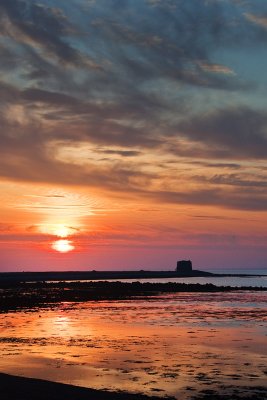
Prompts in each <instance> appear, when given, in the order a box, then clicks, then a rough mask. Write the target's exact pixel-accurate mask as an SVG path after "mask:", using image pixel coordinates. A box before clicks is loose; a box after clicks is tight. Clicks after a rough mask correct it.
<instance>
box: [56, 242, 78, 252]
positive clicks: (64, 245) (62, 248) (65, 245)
mask: <svg viewBox="0 0 267 400" xmlns="http://www.w3.org/2000/svg"><path fill="white" fill-rule="evenodd" d="M52 248H53V249H54V250H56V251H59V252H60V253H68V252H69V251H72V250H74V249H75V247H74V246H73V245H72V242H71V241H70V240H56V241H55V242H53V244H52Z"/></svg>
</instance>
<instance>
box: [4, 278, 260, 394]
mask: <svg viewBox="0 0 267 400" xmlns="http://www.w3.org/2000/svg"><path fill="white" fill-rule="evenodd" d="M221 272H222V273H227V272H226V270H224V271H221ZM251 272H252V271H248V270H246V271H245V272H244V271H243V272H242V273H246V274H249V273H251ZM258 272H260V271H257V273H258ZM229 273H230V271H229ZM235 273H236V274H238V273H241V271H240V270H239V272H237V271H236V270H235ZM253 274H256V270H254V271H253ZM261 274H262V275H261ZM139 281H140V280H139ZM141 281H145V280H141ZM149 281H153V282H155V281H156V282H157V281H160V282H164V281H176V282H185V283H200V284H206V283H213V284H215V285H218V286H233V287H240V286H255V287H259V286H261V287H264V288H265V287H266V290H263V291H256V290H255V291H254V290H249V291H246V290H233V291H231V292H216V293H204V292H203V293H165V294H161V295H158V296H155V295H154V296H151V297H148V298H146V299H144V298H140V299H138V298H135V299H132V300H129V299H127V300H126V299H125V300H112V301H107V300H102V301H87V302H79V303H77V302H75V303H74V302H73V303H72V302H62V303H60V304H58V305H57V306H56V307H51V308H47V307H46V308H38V309H36V308H34V309H31V308H28V309H17V310H16V311H15V312H14V311H9V312H2V313H1V314H0V372H5V373H10V374H14V375H20V376H26V377H32V378H41V379H47V380H52V381H56V382H63V383H70V384H73V385H77V386H84V387H92V388H96V389H107V390H113V391H120V390H123V391H127V392H132V393H145V394H148V395H158V396H162V397H164V396H166V395H171V396H174V397H175V398H177V399H179V400H191V399H192V398H195V399H198V398H201V397H204V398H205V399H206V398H209V397H207V396H213V398H216V396H217V395H218V394H220V395H221V396H224V398H236V399H238V398H239V397H238V396H240V398H246V396H254V398H257V399H260V400H261V399H262V400H263V399H266V398H267V385H266V377H267V277H266V276H263V272H260V274H259V276H254V277H222V278H216V277H214V278H172V279H167V280H165V279H158V280H156V279H151V280H149ZM205 396H206V397H205ZM251 398H252V397H251Z"/></svg>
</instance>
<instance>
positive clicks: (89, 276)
mask: <svg viewBox="0 0 267 400" xmlns="http://www.w3.org/2000/svg"><path fill="white" fill-rule="evenodd" d="M257 276H267V275H262V274H260V275H259V274H229V273H227V274H217V273H212V272H207V271H200V270H193V271H192V273H191V274H181V273H178V272H177V271H149V270H148V271H146V270H139V271H95V270H93V271H46V272H1V273H0V282H1V283H4V282H7V283H12V282H14V283H15V282H46V281H47V282H49V281H84V280H92V281H94V280H114V279H115V280H123V279H154V278H157V279H160V278H162V279H164V278H196V277H197V278H201V277H203V278H206V277H210V278H213V277H214V278H220V277H221V278H223V277H238V278H241V277H243V278H244V277H248V278H249V277H257Z"/></svg>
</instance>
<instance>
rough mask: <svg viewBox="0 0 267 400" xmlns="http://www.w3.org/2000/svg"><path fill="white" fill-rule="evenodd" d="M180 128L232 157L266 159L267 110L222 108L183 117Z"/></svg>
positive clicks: (212, 148)
mask: <svg viewBox="0 0 267 400" xmlns="http://www.w3.org/2000/svg"><path fill="white" fill-rule="evenodd" d="M179 130H180V132H182V133H184V134H185V135H186V137H188V138H190V139H191V140H193V141H194V142H199V143H205V144H206V145H207V146H210V153H212V152H214V155H216V151H217V150H219V151H220V150H222V154H223V152H224V153H225V157H227V158H229V159H233V158H235V159H242V158H243V159H244V158H249V159H254V158H258V159H266V157H267V113H266V112H263V111H257V110H253V109H249V108H247V107H239V108H234V109H223V110H218V111H215V112H211V113H208V114H205V115H203V116H197V117H195V118H190V120H184V121H183V122H181V123H180V124H179Z"/></svg>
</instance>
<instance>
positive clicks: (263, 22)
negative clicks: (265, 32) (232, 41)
mask: <svg viewBox="0 0 267 400" xmlns="http://www.w3.org/2000/svg"><path fill="white" fill-rule="evenodd" d="M244 15H245V17H246V18H247V19H248V20H249V21H251V22H253V23H254V24H256V25H259V26H262V27H263V28H265V29H266V28H267V16H257V15H254V14H250V13H245V14H244Z"/></svg>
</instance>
